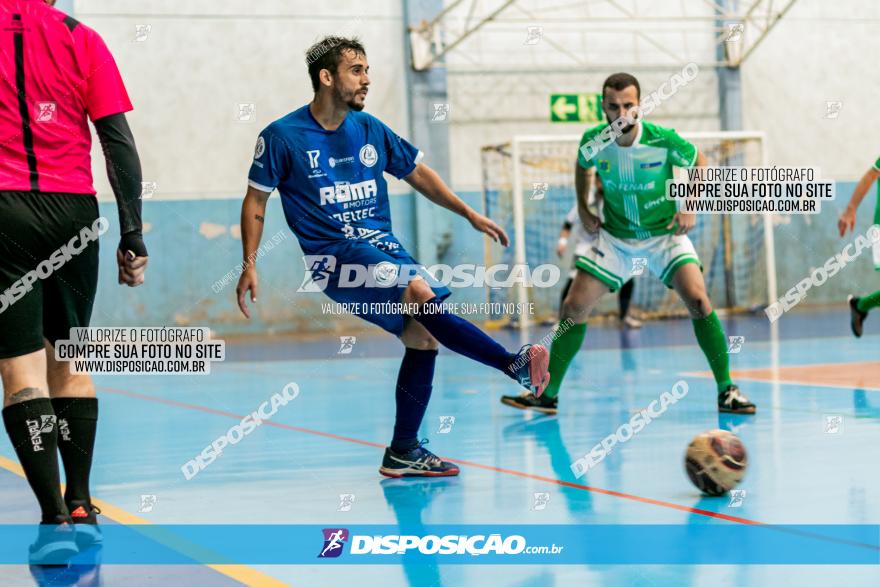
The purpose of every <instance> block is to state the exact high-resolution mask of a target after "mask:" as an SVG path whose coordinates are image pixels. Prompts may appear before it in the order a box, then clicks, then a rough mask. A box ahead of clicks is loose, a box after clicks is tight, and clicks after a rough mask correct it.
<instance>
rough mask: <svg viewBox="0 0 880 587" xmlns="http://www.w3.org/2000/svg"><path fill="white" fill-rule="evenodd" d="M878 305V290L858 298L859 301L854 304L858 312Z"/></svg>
mask: <svg viewBox="0 0 880 587" xmlns="http://www.w3.org/2000/svg"><path fill="white" fill-rule="evenodd" d="M877 306H880V291H875V292H874V293H872V294H870V295H867V296H865V297H863V298H859V303H858V304H856V309H857V310H858V311H859V312H865V313H867V312H869V311H871V309H872V308H876V307H877Z"/></svg>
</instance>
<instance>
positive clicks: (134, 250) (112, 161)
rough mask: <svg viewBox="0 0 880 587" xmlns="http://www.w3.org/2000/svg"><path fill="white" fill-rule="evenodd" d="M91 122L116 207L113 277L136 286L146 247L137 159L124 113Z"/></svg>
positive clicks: (142, 271)
mask: <svg viewBox="0 0 880 587" xmlns="http://www.w3.org/2000/svg"><path fill="white" fill-rule="evenodd" d="M93 124H94V125H95V131H96V132H97V134H98V140H99V141H100V142H101V149H102V150H103V152H104V161H105V162H106V165H107V179H108V180H109V181H110V187H111V188H112V189H113V195H114V197H115V198H116V207H117V208H118V210H119V234H120V239H119V246H118V247H117V249H116V264H117V265H118V267H119V273H118V276H117V279H118V281H119V283H124V284H126V285H127V286H129V287H137V286H138V285H140V284H142V283H143V282H144V272H145V271H146V269H147V247H146V245H145V244H144V237H143V221H142V219H141V189H142V184H141V179H142V178H141V161H140V158H139V157H138V152H137V147H135V144H134V137H133V136H132V134H131V129H130V128H129V126H128V121H127V120H126V119H125V114H124V113H121V112H120V113H118V114H111V115H109V116H104V117H103V118H99V119H97V120H95V121H94V122H93Z"/></svg>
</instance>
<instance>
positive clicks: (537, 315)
mask: <svg viewBox="0 0 880 587" xmlns="http://www.w3.org/2000/svg"><path fill="white" fill-rule="evenodd" d="M682 136H683V137H684V138H686V139H688V140H689V141H691V142H692V143H694V144H695V145H696V146H697V148H698V149H699V150H700V152H702V153H703V154H704V155H705V156H706V158H707V161H708V164H709V165H712V166H721V165H736V166H755V167H758V166H761V165H763V164H764V141H763V134H762V133H760V132H740V131H732V132H724V131H719V132H696V133H682ZM579 139H580V137H579V136H575V135H572V136H517V137H514V139H513V140H512V141H510V142H508V143H504V144H500V145H488V146H484V147H483V148H482V173H483V203H484V207H485V213H486V215H487V216H489V217H490V218H492V219H493V220H494V221H495V222H497V223H499V224H500V225H501V226H502V227H503V228H504V229H505V231H506V232H507V233H508V235H510V237H511V244H510V247H508V248H504V247H501V246H500V245H498V244H496V243H494V242H492V241H491V240H488V239H487V241H486V245H485V262H486V265H487V266H490V265H494V264H496V263H507V264H511V265H512V264H515V263H525V264H527V265H528V266H529V267H530V268H532V269H534V268H535V267H537V266H538V265H541V264H544V263H552V264H556V265H558V266H559V267H560V269H561V278H560V281H559V283H557V284H556V285H554V286H552V287H547V288H539V287H523V286H521V285H517V286H515V287H513V288H499V289H489V290H487V291H488V294H487V296H488V298H489V300H488V301H490V302H515V303H526V302H529V303H531V304H532V309H533V314H532V315H531V316H529V317H527V318H526V319H523V318H522V317H519V316H517V317H511V316H492V321H493V322H495V324H496V325H504V324H511V323H513V324H515V325H517V326H521V327H525V326H527V323H528V322H529V321H539V322H552V321H555V319H556V317H557V315H558V311H559V304H560V295H561V293H562V290H563V287H564V286H565V283H566V281H567V279H568V276H569V273H570V270H571V267H572V249H573V248H574V242H572V241H570V242H569V246H568V251H567V252H566V254H565V255H564V256H563V257H562V258H559V257H557V254H556V244H557V241H558V239H559V232H560V230H561V229H562V225H563V222H564V220H565V216H566V214H567V213H568V212H569V210H570V209H571V208H572V206H573V205H574V204H575V189H574V165H575V157H576V154H577V149H578V143H579ZM770 226H771V222H770V217H769V216H766V215H764V216H761V215H720V214H698V215H697V224H696V226H695V227H694V228H693V229H692V230H691V231H690V232H689V236H690V238H691V240H692V241H693V243H694V246H695V247H696V249H697V253H698V254H699V257H700V260H701V261H702V263H703V275H704V278H705V280H706V287H707V289H708V293H709V297H710V299H711V300H712V303H713V306H714V307H715V308H716V309H719V310H722V311H729V312H735V311H750V310H756V309H758V308H760V307H763V306H764V305H766V304H767V303H768V301H769V300H770V297H771V292H773V291H775V287H776V285H775V266H774V262H773V239H772V237H773V235H772V229H770V228H769V227H770ZM572 240H573V239H572ZM609 297H611V296H606V298H605V300H604V301H603V303H602V304H601V305H600V306H599V308H598V309H599V311H600V312H602V311H603V310H606V311H610V310H611V309H612V308H614V306H615V304H614V303H613V302H614V300H610V301H609V300H608V298H609ZM632 306H633V307H634V308H635V309H636V311H637V312H638V313H639V314H640V317H644V318H647V319H657V318H667V317H678V316H686V315H687V311H686V309H685V307H684V305H683V304H682V303H681V302H680V300H679V299H678V297H677V296H676V294H675V292H673V291H672V290H669V289H667V288H666V287H665V286H664V285H663V283H662V282H661V281H660V280H659V279H658V278H657V277H655V276H654V275H652V274H650V273H649V272H648V271H647V269H646V270H645V272H644V273H643V274H642V275H640V276H637V277H635V292H634V294H633V300H632Z"/></svg>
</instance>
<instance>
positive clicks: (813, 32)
mask: <svg viewBox="0 0 880 587" xmlns="http://www.w3.org/2000/svg"><path fill="white" fill-rule="evenodd" d="M878 26H880V3H878V2H877V1H876V0H846V1H845V2H828V1H827V0H798V2H797V4H795V5H794V7H793V8H792V9H791V11H790V12H789V14H788V15H786V17H785V18H784V19H783V20H782V21H780V22H779V24H777V26H776V28H775V29H774V30H773V31H772V32H771V33H770V35H769V36H768V37H767V38H766V39H765V40H764V43H763V44H762V45H760V46H759V47H758V49H757V50H756V51H755V53H754V55H752V57H751V58H750V59H749V61H748V62H747V63H746V65H745V67H744V68H743V86H744V90H743V106H744V107H743V111H744V112H743V119H744V124H745V125H746V127H751V128H761V129H764V130H766V131H767V134H768V150H769V153H770V156H771V158H772V161H773V163H775V164H777V165H792V166H793V165H804V164H809V165H815V166H817V167H819V168H821V169H822V173H823V175H824V176H826V177H830V178H834V179H838V180H854V179H857V178H859V177H861V175H862V174H863V173H864V172H865V171H866V170H867V169H868V167H869V166H870V165H871V164H872V163H873V162H874V161H876V160H877V157H878V156H880V114H878V113H877V100H878V98H880V68H878V66H877V58H878V56H880V36H878V35H877V29H878ZM829 100H830V101H841V102H842V103H843V104H842V109H841V110H840V114H839V116H838V117H837V118H836V119H827V118H825V113H826V105H825V104H826V101H829Z"/></svg>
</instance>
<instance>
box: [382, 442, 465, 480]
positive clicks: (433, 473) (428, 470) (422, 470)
mask: <svg viewBox="0 0 880 587" xmlns="http://www.w3.org/2000/svg"><path fill="white" fill-rule="evenodd" d="M426 444H428V439H427V438H425V439H423V440H421V441H420V442H419V443H418V444H417V445H416V446H415V448H413V449H412V450H410V451H409V452H406V453H403V454H398V453H396V452H394V451H393V450H391V447H390V446H389V447H388V448H386V449H385V457H384V458H383V459H382V466H381V467H379V472H380V473H382V474H383V475H385V476H386V477H452V476H454V475H458V473H459V470H458V466H456V465H454V464H452V463H449V462H447V461H443V460H440V457H438V456H437V455H435V454H434V453H432V452H431V451H429V450H428V449H426V448H425V447H424V445H426Z"/></svg>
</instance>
